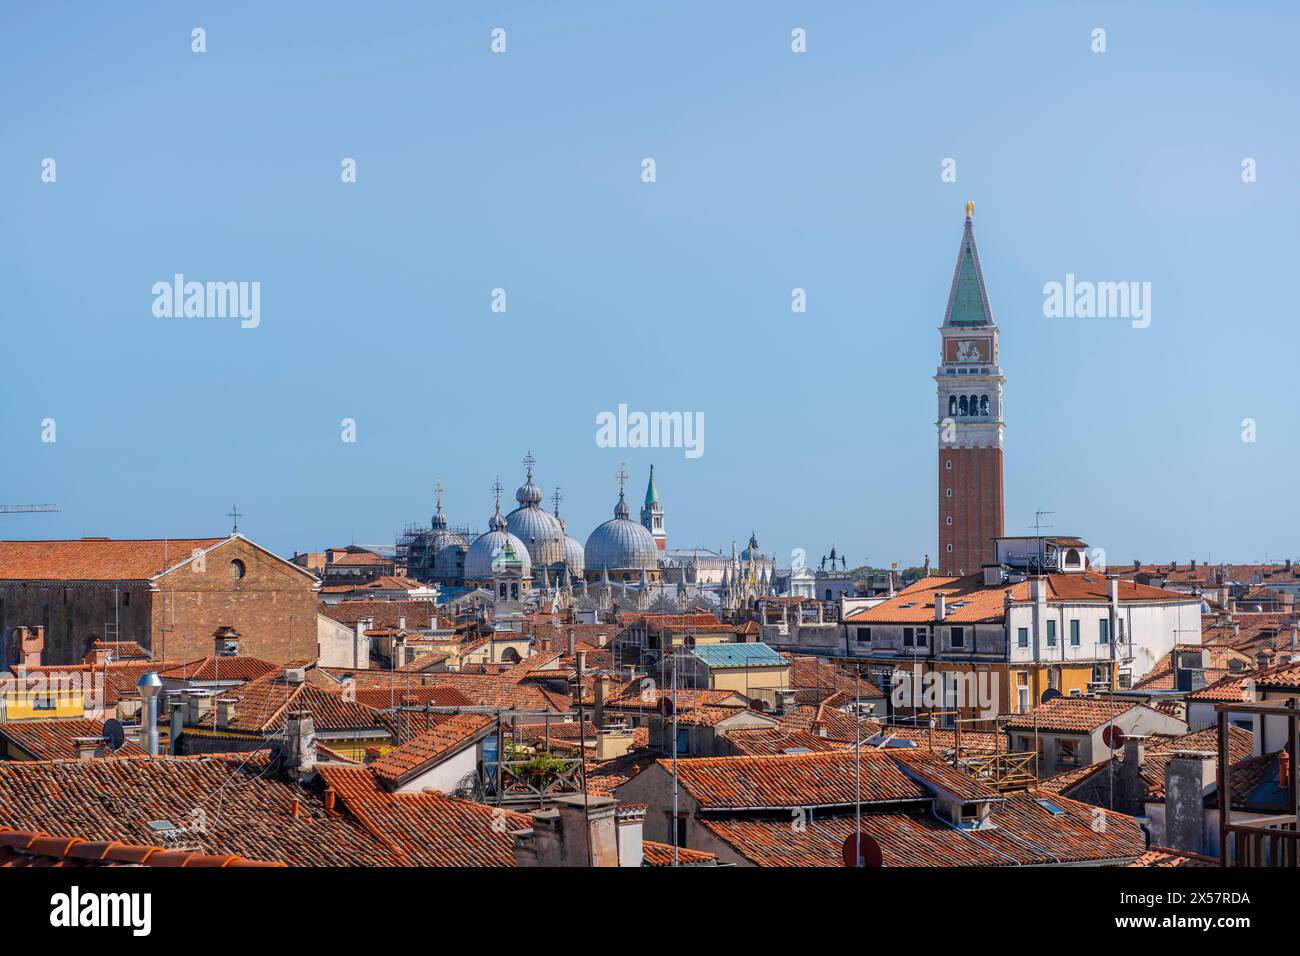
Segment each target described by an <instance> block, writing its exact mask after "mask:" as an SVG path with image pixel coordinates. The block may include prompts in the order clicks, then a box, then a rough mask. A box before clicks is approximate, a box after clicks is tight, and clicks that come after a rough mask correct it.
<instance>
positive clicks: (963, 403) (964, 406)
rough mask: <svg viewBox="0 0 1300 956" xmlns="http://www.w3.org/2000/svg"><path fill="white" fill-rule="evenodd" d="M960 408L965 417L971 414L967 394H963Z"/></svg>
mask: <svg viewBox="0 0 1300 956" xmlns="http://www.w3.org/2000/svg"><path fill="white" fill-rule="evenodd" d="M959 408H960V409H961V416H962V417H963V418H965V417H966V416H967V415H969V414H970V410H969V407H968V406H967V404H966V396H965V395H963V396H962V397H961V404H960V406H959Z"/></svg>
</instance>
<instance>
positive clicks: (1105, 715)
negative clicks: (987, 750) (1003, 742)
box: [1004, 697, 1154, 734]
mask: <svg viewBox="0 0 1300 956" xmlns="http://www.w3.org/2000/svg"><path fill="white" fill-rule="evenodd" d="M1134 707H1146V705H1145V704H1140V703H1137V702H1135V701H1131V700H1112V699H1107V698H1101V697H1054V698H1053V699H1051V700H1049V701H1047V703H1045V704H1039V705H1038V706H1037V707H1035V708H1033V709H1032V710H1030V711H1029V712H1027V713H1024V714H1016V715H1015V716H1014V717H1012V718H1011V719H1010V720H1008V721H1007V722H1006V724H1005V725H1004V726H1005V727H1006V729H1007V730H1031V731H1032V730H1033V729H1034V728H1035V727H1037V728H1038V729H1039V730H1040V731H1044V732H1047V733H1067V734H1068V733H1080V734H1082V733H1090V732H1092V731H1094V730H1096V729H1097V728H1098V727H1100V726H1102V725H1103V724H1106V723H1109V722H1110V721H1112V720H1114V719H1115V718H1117V717H1119V716H1121V715H1122V714H1127V713H1128V712H1129V711H1130V710H1132V709H1133V708H1134ZM1146 709H1147V710H1153V709H1154V708H1150V707H1146ZM1035 718H1036V719H1035Z"/></svg>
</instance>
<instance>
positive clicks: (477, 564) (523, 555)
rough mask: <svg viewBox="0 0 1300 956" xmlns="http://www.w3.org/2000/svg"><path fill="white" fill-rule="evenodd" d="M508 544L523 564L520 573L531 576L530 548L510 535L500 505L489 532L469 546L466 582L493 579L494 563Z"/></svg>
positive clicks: (492, 519)
mask: <svg viewBox="0 0 1300 956" xmlns="http://www.w3.org/2000/svg"><path fill="white" fill-rule="evenodd" d="M507 544H509V545H510V546H511V547H513V548H514V551H515V554H516V555H517V556H518V557H519V560H520V561H521V562H522V564H523V567H522V568H521V569H520V573H521V574H522V575H523V576H524V577H529V576H531V575H532V560H531V558H530V557H529V554H528V548H527V546H526V545H525V544H524V542H523V541H521V540H520V539H519V538H517V537H515V536H514V535H513V534H511V533H510V531H509V530H508V528H507V525H506V519H505V518H504V517H502V515H501V506H500V504H498V505H497V510H496V514H494V515H493V516H492V518H491V520H490V521H488V530H487V531H485V532H483V534H481V535H479V536H478V537H477V538H475V539H474V543H473V544H471V545H470V546H469V550H468V551H467V552H466V553H465V580H466V581H487V580H489V579H491V577H492V573H493V568H492V562H493V560H494V559H495V558H497V557H499V556H500V555H501V553H502V552H503V551H504V550H505V548H506V545H507Z"/></svg>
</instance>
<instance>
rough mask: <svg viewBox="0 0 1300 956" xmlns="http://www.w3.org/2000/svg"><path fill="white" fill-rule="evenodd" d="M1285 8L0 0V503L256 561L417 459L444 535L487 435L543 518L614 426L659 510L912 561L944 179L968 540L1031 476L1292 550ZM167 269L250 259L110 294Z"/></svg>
mask: <svg viewBox="0 0 1300 956" xmlns="http://www.w3.org/2000/svg"><path fill="white" fill-rule="evenodd" d="M196 26H201V27H203V28H205V29H206V31H207V43H208V52H207V53H206V54H203V55H196V54H194V53H192V52H191V51H190V31H191V29H192V28H193V27H196ZM498 26H499V27H503V28H505V29H506V30H507V42H508V52H507V53H506V54H505V55H495V56H494V55H492V54H491V53H490V52H489V32H490V31H491V29H492V28H493V27H498ZM1297 26H1300V15H1297V13H1296V9H1295V6H1294V4H1290V3H1276V4H1251V5H1249V8H1247V5H1242V4H1187V3H1144V4H1142V5H1140V8H1139V6H1138V5H1135V4H1131V3H1114V4H1108V3H1089V4H1042V3H1023V4H1017V3H998V4H971V3H957V4H878V5H874V6H868V5H865V4H862V5H859V4H852V5H850V4H794V3H753V2H750V3H744V4H741V3H734V4H722V3H718V4H699V3H666V4H654V5H649V6H647V5H644V4H608V3H602V2H592V3H519V4H508V3H501V4H488V3H470V2H463V3H436V4H434V3H387V2H386V3H377V4H354V3H347V4H331V3H311V4H306V3H303V4H292V3H276V4H266V3H221V4H216V3H203V4H185V3H154V4H149V3H140V4H134V3H133V4H113V5H104V4H65V3H45V4H40V5H33V4H24V5H16V4H14V5H6V6H5V8H4V11H3V13H0V89H3V90H4V91H5V92H4V99H3V103H4V106H3V109H2V110H0V216H2V217H3V228H0V287H2V293H0V308H2V309H3V313H4V331H5V334H4V354H5V355H6V359H7V360H6V361H5V362H4V363H3V368H4V374H3V376H0V402H2V406H0V435H2V436H3V445H2V446H0V447H3V449H4V452H5V454H4V464H5V467H4V477H3V480H0V502H4V503H26V502H29V501H41V502H45V501H49V502H54V503H57V504H60V505H62V506H63V508H64V509H65V510H64V512H63V513H62V514H60V515H52V516H24V517H6V518H0V535H3V536H5V537H63V536H79V535H95V534H98V535H112V536H123V537H129V536H136V537H141V536H154V535H178V536H179V535H196V534H206V533H220V532H222V531H225V530H228V519H227V518H226V517H224V515H225V512H226V511H227V510H229V508H230V505H231V503H232V502H237V503H238V505H239V507H240V509H241V510H242V511H243V512H245V513H246V515H247V517H246V518H245V519H244V520H243V522H242V526H241V527H242V530H245V531H246V532H247V533H248V534H249V535H250V536H251V537H253V538H254V539H255V540H258V541H259V542H262V543H264V544H266V545H267V546H269V547H272V548H274V549H276V550H278V551H281V552H284V553H288V552H291V551H292V550H294V549H317V548H321V547H324V546H328V545H338V544H345V543H347V542H349V541H356V542H358V543H377V542H384V541H391V540H392V537H393V534H394V532H395V530H396V529H398V528H399V527H400V526H401V525H402V524H403V523H404V522H406V521H408V520H427V517H428V515H429V514H430V513H431V511H432V503H433V495H432V485H433V483H434V480H435V477H436V475H438V474H442V475H443V480H444V482H445V484H446V486H447V491H446V496H445V507H446V510H447V512H448V513H449V515H450V517H451V518H452V520H453V521H455V522H466V523H471V524H473V525H474V526H476V527H479V528H482V527H483V526H484V525H485V524H486V520H487V518H488V516H489V515H490V513H491V510H492V499H491V495H490V493H489V487H490V485H491V484H492V482H493V480H494V479H495V478H496V477H497V476H498V475H500V477H501V480H502V483H503V484H504V485H506V487H507V488H508V489H509V492H508V494H509V493H512V492H513V489H514V488H515V487H517V486H518V485H519V484H520V482H521V480H522V473H521V472H522V468H521V466H520V465H519V464H518V462H519V459H520V458H521V457H522V456H523V454H524V452H525V450H526V449H527V448H528V447H530V446H531V447H532V449H533V451H534V453H535V454H536V456H537V458H538V467H537V480H538V482H539V483H540V484H541V485H542V486H543V488H544V490H545V491H546V493H547V494H548V495H549V494H550V491H551V488H552V487H553V485H555V484H556V483H559V484H560V485H562V486H563V488H564V494H565V496H566V501H565V504H564V506H563V511H564V514H565V516H566V518H567V519H568V523H569V528H570V532H571V533H573V534H574V535H575V536H576V537H578V538H579V539H580V540H585V538H586V535H587V534H588V532H589V531H590V529H591V528H592V527H594V526H595V525H596V524H597V523H598V522H600V521H603V520H605V519H606V518H607V517H609V515H610V513H611V509H612V507H613V505H614V502H615V499H616V491H617V487H616V485H615V482H614V480H613V476H614V474H615V472H616V470H617V468H618V464H619V461H620V460H624V459H625V460H626V461H627V467H628V470H629V472H630V473H631V474H632V476H633V479H632V482H631V483H630V490H629V494H630V496H631V498H632V499H633V502H634V509H635V502H638V501H639V500H640V497H641V494H642V492H643V490H644V487H645V477H646V472H647V470H648V468H649V466H650V464H651V463H654V464H655V466H656V469H655V470H656V475H657V477H658V481H659V489H660V492H661V494H662V496H663V501H664V506H665V509H666V512H667V529H668V535H669V541H670V544H672V545H679V546H687V545H706V546H710V547H718V546H723V547H728V548H729V547H730V543H731V541H732V540H733V539H735V540H738V541H740V542H742V543H743V542H744V541H745V540H746V539H747V537H748V535H749V532H750V530H751V528H752V529H753V530H756V531H757V532H758V535H759V539H760V542H761V543H762V544H763V546H764V547H765V548H768V549H775V550H776V551H778V552H779V553H780V555H781V556H782V563H783V564H785V563H787V562H788V555H789V552H790V549H792V548H794V547H802V548H804V549H805V550H806V551H807V552H808V554H809V555H810V556H811V557H812V559H813V560H814V561H815V560H816V559H817V558H818V557H820V555H821V554H823V553H825V552H826V551H828V550H829V548H830V545H831V542H832V541H836V542H838V544H839V546H840V548H841V550H842V551H843V552H844V553H846V554H847V555H848V556H849V559H850V561H851V562H852V563H857V562H861V561H863V560H865V559H867V558H870V560H871V561H872V562H873V563H877V564H880V563H884V562H887V561H891V560H898V561H901V562H903V563H904V564H914V563H918V562H919V561H920V560H921V556H922V555H923V554H924V553H926V552H929V553H930V554H931V555H932V556H936V555H935V551H936V545H935V540H936V519H935V496H936V493H935V481H936V466H935V430H934V425H933V423H934V418H935V399H934V392H935V386H934V382H933V380H932V376H933V375H934V369H935V365H936V364H937V361H938V347H939V335H938V332H937V331H936V328H937V326H938V325H939V323H940V321H941V318H942V312H943V308H944V305H945V301H946V298H947V294H948V286H949V282H950V281H951V276H952V269H953V264H954V261H955V257H956V254H957V245H958V240H959V237H960V231H961V223H962V216H963V212H962V208H963V204H964V203H965V201H966V200H967V199H973V200H975V202H976V204H977V209H976V215H975V229H976V237H977V240H978V243H979V247H980V253H981V257H982V260H983V266H984V271H985V276H986V279H987V282H988V287H989V293H990V296H991V299H992V303H993V308H994V311H995V314H996V317H997V319H998V322H999V325H1000V326H1001V328H1002V359H1003V366H1004V368H1005V371H1006V374H1007V377H1008V385H1007V391H1006V407H1007V413H1006V414H1007V423H1008V425H1007V444H1006V459H1005V460H1006V503H1007V510H1006V524H1007V529H1008V531H1009V532H1013V531H1019V530H1022V529H1025V528H1027V527H1028V526H1030V525H1032V522H1033V512H1034V510H1035V509H1036V508H1039V507H1041V508H1045V509H1050V510H1053V511H1055V512H1056V515H1055V518H1054V523H1055V526H1056V528H1057V530H1058V531H1062V532H1070V533H1075V534H1079V535H1082V536H1084V537H1085V538H1086V539H1087V540H1088V541H1089V542H1090V543H1092V544H1094V545H1096V546H1100V547H1104V548H1106V549H1107V551H1108V553H1109V555H1110V556H1111V560H1112V561H1129V560H1131V559H1132V558H1134V557H1141V558H1142V559H1144V560H1147V561H1153V560H1161V561H1166V560H1169V559H1179V560H1186V559H1189V558H1192V557H1196V558H1200V559H1202V560H1204V559H1207V558H1213V559H1214V560H1219V559H1220V558H1222V559H1227V560H1247V559H1260V558H1263V557H1264V556H1265V555H1268V556H1270V557H1272V558H1275V559H1277V558H1281V557H1284V556H1287V555H1292V554H1294V553H1295V552H1297V551H1300V549H1298V548H1296V547H1295V544H1296V542H1295V537H1296V508H1295V491H1294V487H1295V476H1296V474H1297V473H1300V449H1298V448H1297V442H1296V436H1297V434H1298V432H1300V429H1298V428H1297V400H1296V394H1297V392H1296V384H1295V379H1296V370H1295V362H1296V347H1297V338H1298V337H1297V315H1296V295H1295V281H1296V279H1295V272H1296V262H1297V257H1298V253H1300V248H1298V242H1297V240H1298V236H1297V232H1298V230H1300V216H1298V215H1297V213H1298V211H1300V126H1298V125H1297V123H1296V115H1297V103H1296V93H1297V89H1300V83H1297V79H1298V77H1297V73H1298V72H1300V67H1298V66H1297V61H1296V56H1295V44H1296V37H1297ZM795 27H803V28H805V29H806V30H807V35H808V52H807V53H806V54H804V55H795V54H793V53H792V52H791V51H790V31H791V29H793V28H795ZM1095 27H1102V28H1104V29H1105V30H1106V31H1107V51H1106V52H1105V53H1104V54H1100V55H1099V54H1095V53H1093V52H1092V51H1091V49H1090V43H1091V40H1090V32H1091V31H1092V29H1093V28H1095ZM45 157H52V158H54V159H55V160H56V161H57V164H58V165H57V173H58V181H57V183H55V184H53V185H50V184H44V183H42V182H41V181H40V172H41V161H42V159H44V158H45ZM344 157H355V158H356V160H357V162H358V178H359V182H357V183H356V184H349V185H345V184H343V183H341V182H340V175H339V173H340V162H341V160H342V159H343V158H344ZM643 157H653V158H655V160H656V161H657V164H658V182H656V183H654V184H653V185H647V184H645V183H642V182H641V180H640V171H641V167H640V163H641V160H642V158H643ZM945 157H953V158H955V159H956V160H957V163H958V166H957V172H958V181H957V182H956V183H943V182H941V181H940V175H939V173H940V163H941V161H942V160H943V159H944V158H945ZM1245 157H1251V158H1254V159H1255V160H1256V161H1257V163H1258V182H1256V183H1254V184H1250V185H1246V184H1243V183H1242V182H1241V162H1242V159H1243V158H1245ZM176 272H182V273H184V274H185V275H186V276H187V277H188V278H191V279H199V280H249V281H251V280H257V281H260V282H261V283H262V321H261V326H260V327H259V328H257V329H240V328H239V327H238V325H237V324H236V323H234V322H231V321H224V322H223V321H206V322H205V321H201V320H179V319H165V318H155V317H154V316H153V315H152V313H151V305H152V294H151V291H150V290H151V287H152V285H153V283H154V282H157V281H160V280H169V279H170V277H171V276H172V275H173V273H176ZM1067 272H1072V273H1074V274H1076V275H1077V276H1079V277H1080V278H1087V279H1094V280H1137V281H1149V282H1151V283H1152V287H1153V292H1152V300H1153V301H1152V307H1153V308H1152V312H1153V315H1152V323H1151V326H1150V328H1148V329H1145V330H1135V329H1133V328H1131V327H1130V326H1129V323H1127V322H1125V321H1119V320H1109V321H1103V320H1062V319H1057V320H1049V319H1046V318H1044V317H1043V313H1042V303H1043V294H1042V286H1043V284H1044V283H1045V282H1049V281H1053V280H1056V281H1061V280H1063V279H1064V276H1065V274H1066V273H1067ZM796 286H799V287H803V288H806V289H807V290H808V312H807V313H806V314H803V315H796V314H792V312H791V311H790V290H791V289H792V288H794V287H796ZM494 287H504V288H505V289H506V290H507V294H508V303H509V308H508V312H507V313H505V314H504V315H502V314H494V313H492V312H491V311H490V310H489V295H490V290H491V289H492V288H494ZM620 402H626V403H627V404H628V405H629V406H630V407H631V408H633V409H645V410H654V409H667V410H687V411H701V412H703V413H704V415H705V421H706V431H705V454H704V455H703V457H701V458H699V459H696V460H687V459H686V458H685V457H684V456H683V454H682V452H681V451H672V450H648V449H644V450H641V449H627V450H618V449H605V448H598V447H597V446H596V443H595V437H594V436H595V431H596V429H595V416H596V415H597V414H598V413H599V412H600V411H602V410H613V409H615V408H617V406H618V404H619V403H620ZM47 417H48V418H54V419H55V420H56V422H57V442H55V443H53V444H49V443H43V442H42V441H41V421H42V420H43V419H45V418H47ZM345 417H350V418H354V419H356V421H357V427H358V441H357V442H356V443H355V444H345V443H344V442H342V441H341V440H340V425H339V423H340V420H341V419H343V418H345ZM1247 417H1250V418H1254V419H1255V420H1256V422H1257V428H1258V440H1257V441H1256V442H1255V443H1253V444H1248V443H1244V442H1243V441H1242V440H1241V421H1242V419H1243V418H1247ZM511 506H513V502H511ZM936 557H937V556H936Z"/></svg>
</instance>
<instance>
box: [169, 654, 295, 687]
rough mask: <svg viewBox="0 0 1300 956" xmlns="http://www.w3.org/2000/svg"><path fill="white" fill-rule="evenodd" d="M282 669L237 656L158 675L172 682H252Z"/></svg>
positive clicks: (180, 666) (194, 663)
mask: <svg viewBox="0 0 1300 956" xmlns="http://www.w3.org/2000/svg"><path fill="white" fill-rule="evenodd" d="M281 669H282V668H281V665H279V664H272V663H271V662H270V661H264V660H262V659H261V658H260V657H239V656H238V655H236V656H235V657H204V658H202V659H201V660H197V661H190V662H189V663H188V664H178V665H176V666H174V667H169V668H168V669H166V670H161V671H159V672H158V673H159V676H160V677H165V678H168V679H170V680H192V681H227V680H239V681H250V680H257V679H258V678H259V677H263V676H265V675H267V674H270V673H272V672H274V671H279V670H281Z"/></svg>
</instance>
